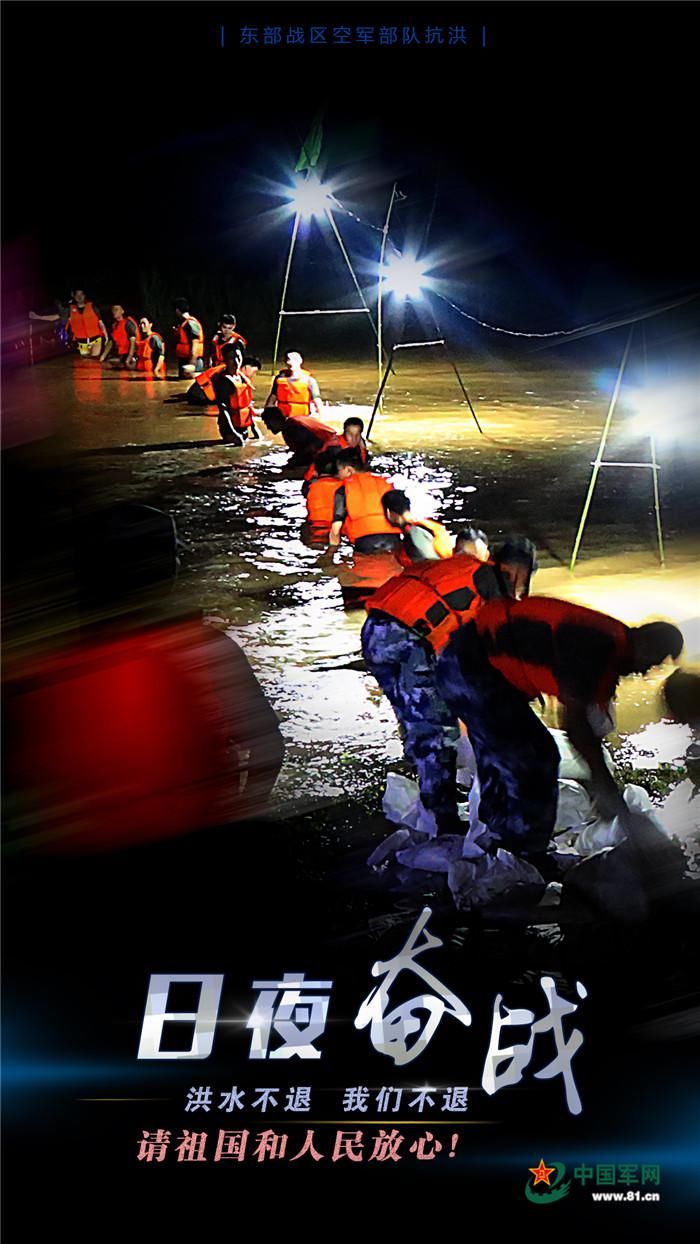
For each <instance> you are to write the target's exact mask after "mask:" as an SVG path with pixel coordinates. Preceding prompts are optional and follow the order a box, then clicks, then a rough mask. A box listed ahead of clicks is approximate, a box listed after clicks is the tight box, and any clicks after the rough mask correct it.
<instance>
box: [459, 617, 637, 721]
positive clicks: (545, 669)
mask: <svg viewBox="0 0 700 1244" xmlns="http://www.w3.org/2000/svg"><path fill="white" fill-rule="evenodd" d="M475 625H476V629H477V632H478V634H479V636H480V637H481V640H482V644H483V647H484V651H485V653H486V656H487V657H488V660H489V662H490V664H491V665H493V666H494V668H495V669H497V670H499V671H500V672H501V674H502V675H503V677H504V678H506V679H507V680H508V682H509V683H511V685H512V686H513V687H516V688H517V689H518V690H519V691H522V692H524V693H525V695H527V697H528V699H531V700H532V699H534V698H535V697H536V696H538V695H554V696H559V693H560V690H561V688H560V684H559V679H558V678H557V673H556V670H557V668H561V665H562V654H561V652H560V651H559V649H558V644H557V633H558V632H559V631H560V630H561V628H562V627H577V628H580V629H581V630H588V631H597V632H598V633H599V635H600V636H601V638H603V637H607V639H608V649H609V651H608V653H607V656H606V655H605V654H603V668H602V669H601V673H600V677H599V679H598V684H597V687H596V690H595V693H594V697H593V702H594V703H596V704H599V705H601V707H604V706H605V705H606V704H607V703H608V701H609V700H610V699H611V698H612V695H613V693H614V690H615V685H616V683H617V680H618V678H619V676H620V670H621V666H622V665H623V664H624V662H625V658H626V657H627V654H628V651H629V628H628V627H626V626H625V625H624V623H623V622H619V621H618V620H617V618H611V617H609V616H608V615H607V614H606V613H599V612H598V611H597V610H596V609H587V608H585V607H584V606H583V605H572V604H571V603H570V602H569V601H566V600H555V599H553V598H552V597H547V596H528V597H527V598H526V599H525V600H511V599H509V598H508V599H503V600H492V601H489V602H488V604H487V605H485V606H484V608H483V609H482V610H481V611H480V613H479V616H478V617H477V618H476V620H475ZM603 642H604V641H603ZM572 647H575V645H570V644H567V655H566V658H564V659H565V660H566V661H567V664H568V663H570V662H573V661H575V657H572V654H571V648H572Z"/></svg>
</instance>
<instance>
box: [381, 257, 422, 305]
mask: <svg viewBox="0 0 700 1244" xmlns="http://www.w3.org/2000/svg"><path fill="white" fill-rule="evenodd" d="M383 276H384V286H385V288H386V289H387V290H388V291H389V293H390V294H393V295H394V296H395V297H396V298H400V299H405V298H413V299H415V298H420V296H421V292H422V290H423V289H425V288H426V286H427V285H428V284H429V281H428V278H427V277H426V275H425V273H424V271H423V268H422V265H421V264H420V263H419V262H418V260H417V259H416V257H415V255H395V256H394V257H393V258H391V259H389V260H388V262H387V264H386V266H385V268H384V273H383Z"/></svg>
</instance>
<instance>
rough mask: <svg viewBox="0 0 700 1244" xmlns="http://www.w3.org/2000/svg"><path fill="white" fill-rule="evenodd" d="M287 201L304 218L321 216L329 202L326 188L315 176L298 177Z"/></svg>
mask: <svg viewBox="0 0 700 1244" xmlns="http://www.w3.org/2000/svg"><path fill="white" fill-rule="evenodd" d="M289 201H290V203H291V204H292V206H293V208H294V210H295V212H298V213H299V215H300V216H301V217H303V218H304V219H308V218H309V217H311V216H323V215H324V214H325V212H326V210H327V208H328V203H329V196H328V189H327V187H326V186H324V185H322V183H321V182H320V181H319V180H318V178H316V177H304V178H299V179H298V180H297V181H296V182H295V185H294V190H293V192H292V194H291V196H290V200H289Z"/></svg>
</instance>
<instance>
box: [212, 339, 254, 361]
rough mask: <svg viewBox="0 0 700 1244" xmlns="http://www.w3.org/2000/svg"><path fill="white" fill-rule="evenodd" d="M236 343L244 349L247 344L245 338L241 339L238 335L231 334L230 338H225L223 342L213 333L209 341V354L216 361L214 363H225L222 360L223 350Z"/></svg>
mask: <svg viewBox="0 0 700 1244" xmlns="http://www.w3.org/2000/svg"><path fill="white" fill-rule="evenodd" d="M237 342H238V343H239V344H240V345H241V346H243V347H244V348H245V346H247V344H248V342H247V341H246V339H245V337H241V334H240V333H232V334H231V336H230V337H227V338H226V340H225V341H224V340H223V338H221V337H219V334H218V333H214V336H213V337H212V339H211V352H212V354H213V356H214V358H215V359H216V362H217V363H224V362H225V361H226V360H225V359H224V350H225V349H226V347H227V346H235V345H236V343H237Z"/></svg>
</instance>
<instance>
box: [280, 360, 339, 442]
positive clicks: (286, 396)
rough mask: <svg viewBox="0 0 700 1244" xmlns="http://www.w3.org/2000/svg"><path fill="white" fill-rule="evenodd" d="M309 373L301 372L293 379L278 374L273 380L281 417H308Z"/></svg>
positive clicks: (309, 399)
mask: <svg viewBox="0 0 700 1244" xmlns="http://www.w3.org/2000/svg"><path fill="white" fill-rule="evenodd" d="M311 379H312V377H311V373H310V372H308V371H303V372H301V374H300V375H299V376H298V377H297V378H296V379H295V380H292V377H291V376H288V375H285V373H284V372H280V373H279V375H278V376H277V377H276V378H275V403H276V405H277V407H278V408H279V410H281V411H282V414H283V415H292V416H294V417H295V418H303V417H304V416H308V414H309V410H310V406H311V385H310V384H309V381H310V380H311ZM334 435H335V433H334Z"/></svg>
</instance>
